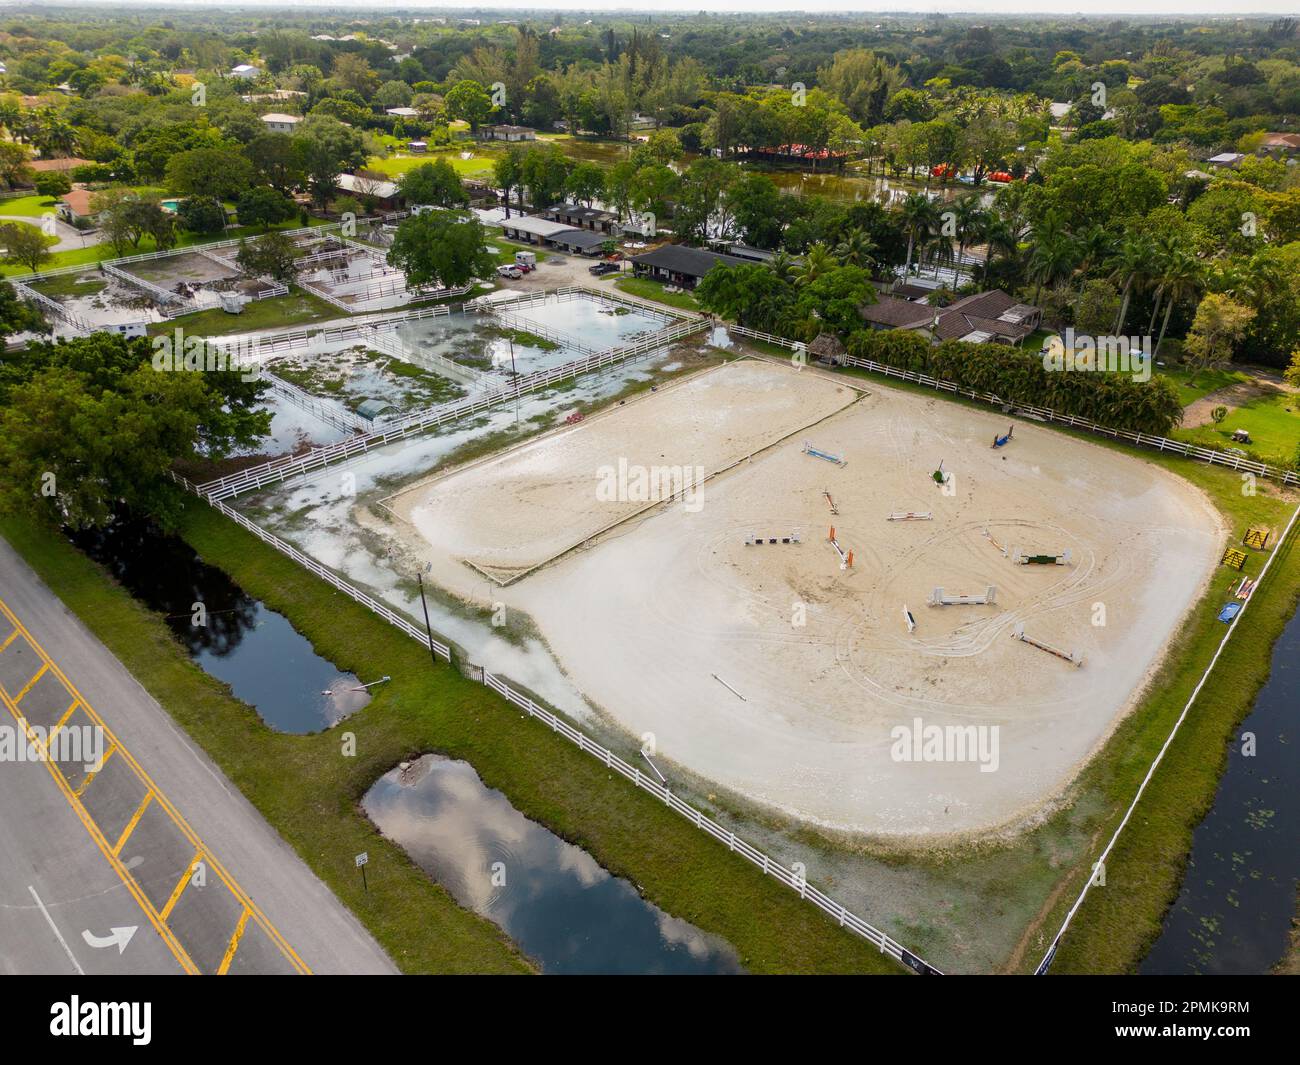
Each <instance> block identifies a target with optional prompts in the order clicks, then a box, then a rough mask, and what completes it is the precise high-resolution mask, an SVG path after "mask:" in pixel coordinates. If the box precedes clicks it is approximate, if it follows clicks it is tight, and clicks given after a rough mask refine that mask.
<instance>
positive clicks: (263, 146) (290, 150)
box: [244, 133, 304, 194]
mask: <svg viewBox="0 0 1300 1065" xmlns="http://www.w3.org/2000/svg"><path fill="white" fill-rule="evenodd" d="M244 152H245V154H246V155H247V156H248V161H249V162H250V163H252V164H253V173H254V175H255V177H256V179H257V180H259V181H261V182H264V183H265V184H267V185H270V186H271V187H272V188H273V189H278V190H279V191H280V192H283V193H286V194H288V193H289V192H291V191H293V189H294V188H296V187H297V186H298V185H300V184H302V182H303V178H304V175H303V172H302V166H301V163H300V160H299V157H298V155H297V154H296V153H295V152H294V146H293V138H292V137H290V136H289V135H288V134H287V133H259V134H258V135H257V136H256V137H254V138H253V139H252V140H251V141H249V142H248V146H247V147H246V148H245V149H244Z"/></svg>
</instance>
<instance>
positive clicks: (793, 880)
mask: <svg viewBox="0 0 1300 1065" xmlns="http://www.w3.org/2000/svg"><path fill="white" fill-rule="evenodd" d="M173 478H174V479H175V480H176V481H177V482H178V483H179V484H181V485H183V486H184V487H185V488H186V489H187V490H188V491H190V492H192V493H193V494H195V495H197V496H199V497H200V498H202V499H205V500H206V501H207V502H208V503H209V504H210V505H211V506H212V507H214V508H215V509H216V510H217V511H219V512H220V513H221V514H223V515H225V516H226V517H227V518H229V519H230V520H231V521H233V522H235V523H236V524H237V525H239V526H240V527H241V528H244V529H247V530H248V531H249V532H251V533H252V534H253V535H254V536H256V537H257V538H258V539H259V540H261V541H262V542H263V543H266V544H268V545H270V546H271V547H273V548H275V549H276V550H277V551H279V552H281V553H282V554H284V555H287V556H288V557H289V558H291V559H293V561H295V562H297V563H298V564H299V565H300V566H302V567H303V568H304V569H306V570H308V571H309V572H310V573H312V574H314V575H316V576H317V577H320V578H321V579H322V580H324V581H325V582H326V583H328V584H329V585H331V586H332V587H334V588H337V589H338V590H339V591H341V592H343V593H344V594H345V595H347V596H348V597H349V598H350V599H353V600H355V601H356V602H358V603H360V604H361V605H362V606H365V607H366V608H368V609H369V610H371V611H373V612H374V613H376V614H378V615H379V616H380V617H381V618H383V619H384V620H385V621H387V622H388V623H389V624H390V625H393V626H395V627H396V628H398V629H400V630H401V631H402V632H404V633H405V634H406V635H407V636H409V637H411V639H413V640H416V641H418V642H419V643H420V645H421V646H423V647H430V646H432V648H433V650H434V653H435V654H436V655H437V656H438V657H439V658H441V659H443V660H444V661H446V662H448V663H450V662H451V661H452V656H451V647H450V646H449V645H448V644H447V643H444V642H443V641H441V640H439V639H438V638H437V637H432V636H430V634H429V633H428V632H426V631H425V630H423V629H420V628H418V627H417V626H416V625H414V624H412V623H411V622H410V621H409V620H407V619H406V618H405V617H403V616H402V615H401V614H399V613H398V612H397V611H395V610H393V609H392V608H391V607H389V606H387V605H386V604H384V603H381V602H380V601H379V600H377V599H375V598H374V597H373V596H371V595H369V594H367V593H366V592H364V591H362V590H361V589H360V588H358V587H356V586H355V585H353V584H352V583H351V582H350V581H347V580H344V579H343V578H341V577H339V576H338V575H337V574H336V573H334V572H333V571H332V570H329V569H326V568H325V567H324V566H322V565H321V564H320V563H319V562H317V561H316V560H315V559H314V558H312V557H310V556H309V555H305V554H303V553H302V552H301V551H299V550H298V549H297V548H295V547H294V546H293V545H291V544H289V543H286V542H285V541H284V540H281V539H280V538H279V537H278V536H275V535H274V534H273V533H270V532H267V531H266V530H265V529H263V528H261V527H260V526H258V525H257V524H256V523H255V522H252V521H250V520H249V519H248V518H246V517H244V515H243V514H240V513H239V511H237V510H234V509H233V508H232V507H229V506H227V505H226V504H225V503H223V502H221V501H220V500H218V499H214V498H212V497H211V496H210V495H208V494H206V493H204V492H203V491H202V490H201V488H199V487H196V486H195V485H193V484H191V483H190V482H189V481H188V480H186V479H185V478H183V477H179V476H177V475H175V474H173ZM471 669H472V670H473V671H475V672H477V673H478V674H479V677H480V680H481V683H482V684H484V685H485V686H486V687H488V688H490V689H492V691H494V692H496V693H497V694H498V695H500V696H501V697H502V698H504V699H506V700H507V701H508V702H510V703H511V704H512V705H514V706H517V707H519V708H520V709H521V710H523V711H524V712H525V713H527V714H528V716H529V717H531V718H535V719H537V720H539V721H541V722H542V723H544V724H545V725H546V726H547V727H549V728H550V729H551V731H552V732H555V733H558V734H559V735H561V736H563V737H564V738H565V739H567V740H569V741H570V742H571V743H573V744H574V745H575V746H577V748H578V749H579V750H580V751H582V752H584V753H585V754H588V755H590V756H591V757H593V758H595V759H596V760H597V761H598V762H601V763H602V764H603V765H605V767H606V768H608V769H610V770H613V771H614V772H616V773H618V774H619V775H620V776H621V777H623V778H624V779H626V780H628V781H631V783H632V784H633V785H634V786H635V787H637V788H640V789H641V790H642V791H646V792H648V793H649V794H650V795H651V796H653V797H654V798H656V799H658V800H659V801H660V802H662V803H663V804H664V805H665V806H667V807H668V808H669V809H671V810H672V811H673V812H674V813H677V814H679V815H681V816H682V817H684V818H685V819H686V820H687V821H689V822H690V823H691V824H693V825H694V826H695V827H696V828H698V829H699V830H700V831H702V832H705V833H707V834H708V835H710V836H712V837H713V838H714V839H716V840H718V841H719V842H720V843H723V844H725V845H726V847H727V849H728V850H730V851H733V852H734V853H736V854H739V855H740V856H741V857H742V858H744V859H745V860H746V861H748V862H749V863H750V864H752V865H754V866H756V867H758V868H759V869H761V870H762V871H763V873H764V875H766V876H770V877H772V878H773V879H775V880H777V881H779V882H780V883H782V884H784V885H785V886H786V887H788V888H790V889H791V890H792V891H795V892H796V893H798V895H799V897H800V898H801V899H803V900H804V901H806V902H809V903H811V904H812V905H813V906H816V907H817V909H819V910H821V911H822V912H823V913H825V914H827V915H828V916H829V917H831V918H832V919H833V920H834V921H835V922H836V923H838V924H839V926H840V927H841V928H844V929H847V930H848V931H849V932H851V933H852V934H853V935H856V936H858V937H859V938H861V939H865V940H866V941H867V942H868V943H870V944H871V945H872V946H874V947H876V948H878V949H879V951H880V952H881V953H882V954H885V955H887V956H889V957H890V958H893V959H894V960H895V961H897V962H899V963H900V964H903V965H906V966H907V967H908V968H910V969H912V970H913V971H914V972H917V973H920V974H922V975H929V976H942V975H943V973H942V972H941V971H940V970H939V969H937V968H936V967H935V966H933V965H931V964H930V963H929V962H927V961H925V960H924V959H923V958H921V956H920V955H918V954H916V953H914V952H912V951H910V950H908V949H907V948H906V947H904V946H903V945H902V944H901V943H899V942H898V941H897V940H896V939H893V938H892V937H891V936H889V935H888V934H887V933H885V932H883V931H881V930H880V929H878V928H876V927H875V926H874V925H871V924H869V923H868V922H867V921H864V920H863V919H862V918H861V917H859V916H857V914H855V913H853V912H852V911H850V910H849V909H848V907H846V906H845V905H844V904H843V903H840V902H836V901H835V899H833V898H831V896H829V895H827V894H826V893H825V892H823V891H820V890H819V889H818V888H816V887H814V886H813V885H812V884H810V883H809V882H808V880H807V878H806V877H804V876H802V875H800V874H799V873H796V872H794V871H793V870H792V869H787V868H786V867H785V866H784V865H782V864H781V863H780V862H778V861H776V859H774V858H772V857H771V856H770V855H768V854H766V853H764V852H763V851H761V850H759V849H758V848H757V847H755V846H753V845H752V844H750V843H748V842H746V841H745V840H743V839H741V838H740V837H739V836H737V835H736V833H735V832H733V831H732V830H731V829H728V828H726V827H724V826H723V825H720V824H718V822H716V821H714V820H713V819H712V818H711V817H709V816H707V815H706V814H705V813H704V812H703V811H702V810H699V809H697V808H696V807H694V806H692V805H691V804H690V803H688V802H686V801H685V800H684V799H680V798H678V797H677V796H676V795H675V794H674V793H673V791H672V789H671V788H669V787H668V786H667V785H666V784H661V783H659V781H657V780H656V779H654V778H653V777H651V776H649V775H647V774H645V773H642V772H641V770H640V769H639V768H637V767H636V766H634V765H630V764H629V763H628V762H626V761H624V760H623V759H622V758H620V757H619V756H618V755H617V754H615V753H614V752H613V751H611V750H610V749H609V748H608V747H604V746H602V745H601V744H599V743H597V742H596V741H595V740H593V739H592V738H591V737H590V736H588V735H587V734H586V733H585V732H583V731H582V730H580V729H577V728H574V727H573V726H572V725H571V724H569V723H568V722H567V721H565V720H564V719H563V718H562V717H560V716H559V715H558V714H555V713H553V712H551V711H550V710H548V709H546V707H544V706H539V705H538V704H537V703H536V702H534V701H533V699H531V698H530V697H529V696H527V695H524V694H522V693H520V692H517V691H515V690H514V689H513V688H511V687H510V685H509V684H507V683H506V682H505V681H503V680H501V679H500V678H499V677H497V676H495V675H493V674H492V673H489V672H488V671H487V670H486V669H485V668H483V667H482V666H472V667H471Z"/></svg>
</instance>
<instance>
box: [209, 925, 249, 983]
mask: <svg viewBox="0 0 1300 1065" xmlns="http://www.w3.org/2000/svg"><path fill="white" fill-rule="evenodd" d="M247 926H248V911H247V910H245V911H244V912H243V913H241V914H240V915H239V923H238V924H237V925H235V934H234V935H233V936H231V937H230V946H228V947H226V953H225V954H224V955H222V958H221V964H220V965H218V966H217V975H218V976H225V975H226V973H228V972H229V971H230V963H231V962H232V961H234V960H235V951H237V950H238V949H239V941H240V940H241V939H243V938H244V929H245V928H246V927H247Z"/></svg>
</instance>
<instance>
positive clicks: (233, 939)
mask: <svg viewBox="0 0 1300 1065" xmlns="http://www.w3.org/2000/svg"><path fill="white" fill-rule="evenodd" d="M51 730H53V731H52V733H51ZM34 741H39V742H34ZM0 855H3V860H0V972H5V973H52V974H72V973H78V972H84V973H88V974H111V973H185V972H189V973H195V972H202V973H231V974H235V973H305V972H314V973H392V972H396V969H395V967H394V966H393V964H392V962H391V961H390V960H389V959H388V957H387V955H385V954H384V952H383V951H382V950H381V949H380V947H379V945H378V944H377V943H375V941H374V940H373V939H372V938H371V936H370V934H369V933H368V932H366V930H365V929H364V928H362V926H361V925H360V923H359V922H358V921H357V920H356V918H354V917H353V916H352V915H351V914H350V913H349V912H348V911H347V910H346V909H345V908H344V907H343V906H342V904H341V903H339V901H338V900H337V899H336V898H335V897H334V895H333V894H332V893H331V892H330V890H329V888H327V887H326V886H325V885H324V884H323V883H322V882H321V881H320V880H319V879H318V878H317V877H316V876H315V874H313V873H312V872H311V870H310V869H308V868H307V866H306V865H305V864H304V863H303V862H302V860H301V859H300V858H299V857H298V856H297V855H296V854H295V853H294V852H293V851H292V850H291V849H290V848H289V846H288V845H287V844H286V843H285V842H284V841H283V840H282V839H281V838H280V837H279V835H277V834H276V832H275V831H274V829H272V828H271V826H270V825H268V824H267V823H266V821H264V820H263V818H262V817H261V815H260V814H259V813H258V812H257V811H256V810H255V809H254V808H253V807H252V805H251V804H250V803H249V802H248V801H247V800H246V799H244V797H243V796H242V795H241V794H239V792H238V791H237V790H236V789H235V787H234V786H233V785H232V784H231V783H230V782H229V781H228V780H226V778H225V777H224V776H223V775H222V773H221V772H220V770H218V769H217V767H216V766H215V765H214V764H213V763H212V761H211V760H210V759H209V758H208V757H207V756H206V755H205V754H204V753H203V752H202V751H201V750H200V749H199V748H198V747H197V746H196V745H195V744H194V743H193V742H192V741H191V740H190V739H189V737H188V736H186V735H185V734H184V733H183V732H182V731H181V730H180V729H179V728H178V727H177V726H176V724H175V723H174V722H173V721H172V719H171V718H170V717H169V716H168V714H167V712H166V711H165V710H163V709H162V707H161V706H159V705H158V703H157V702H156V701H154V699H153V698H151V697H150V696H149V694H148V693H147V692H145V690H144V689H143V688H142V687H141V686H140V685H139V684H138V683H137V682H136V680H135V679H134V678H133V677H132V676H131V675H130V674H129V673H128V672H127V671H126V669H125V668H124V667H123V666H122V664H121V663H120V662H118V660H117V659H116V658H114V657H113V656H112V655H111V654H110V653H109V652H108V650H107V649H106V648H105V647H104V646H103V645H102V644H101V643H99V641H98V640H96V639H95V638H94V637H93V636H92V635H91V634H90V633H89V632H88V631H87V630H86V628H85V627H84V626H83V625H82V624H81V622H80V621H79V620H78V619H77V618H76V617H75V616H74V615H73V614H72V613H71V612H70V611H69V610H68V609H67V608H66V607H65V606H64V605H63V604H62V603H61V602H60V601H59V599H58V598H57V597H56V596H55V595H54V594H53V593H52V592H51V591H50V590H49V589H48V588H47V587H45V585H44V584H43V583H42V582H41V581H40V579H39V578H38V577H37V576H36V575H35V573H33V572H32V571H31V569H30V568H29V567H28V566H27V565H26V563H24V562H23V561H22V559H21V558H19V557H18V555H17V554H16V553H15V552H14V551H13V549H12V548H11V547H10V546H9V545H8V544H7V543H6V542H5V541H4V540H2V539H0Z"/></svg>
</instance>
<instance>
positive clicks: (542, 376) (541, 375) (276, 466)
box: [199, 319, 708, 499]
mask: <svg viewBox="0 0 1300 1065" xmlns="http://www.w3.org/2000/svg"><path fill="white" fill-rule="evenodd" d="M707 325H708V321H707V320H706V319H696V320H693V321H689V322H682V323H679V324H678V325H676V326H673V327H672V328H671V329H664V330H661V331H660V332H658V333H654V334H651V335H650V336H648V337H643V338H642V339H640V340H638V341H636V342H635V343H632V344H628V345H625V346H623V347H618V348H611V349H610V350H609V351H606V352H602V353H601V354H599V355H591V356H588V357H586V358H583V359H577V360H575V361H573V362H568V363H565V364H564V365H563V366H557V367H555V368H553V369H550V370H538V371H536V372H535V373H531V374H524V375H521V376H520V377H518V378H516V379H515V380H514V381H513V382H511V383H510V385H508V386H507V387H505V388H502V389H499V390H497V391H496V392H493V393H490V394H488V395H486V396H480V397H471V398H469V399H464V400H458V401H456V402H454V403H449V404H445V405H443V406H441V407H434V408H430V409H426V410H423V411H414V412H412V413H411V414H409V415H406V416H405V417H402V418H397V419H393V420H392V421H390V422H387V423H385V425H384V427H383V429H380V430H376V431H375V432H372V433H368V434H365V435H363V436H355V437H353V438H352V439H350V440H343V441H339V442H337V443H334V444H326V445H324V446H323V447H318V448H314V449H313V450H312V451H309V452H308V453H307V454H306V455H302V456H298V457H294V456H284V457H282V458H279V459H271V460H270V461H268V462H265V463H262V464H261V465H259V466H254V467H251V468H250V469H247V470H241V471H240V472H239V473H236V474H229V475H227V476H225V477H219V478H217V479H216V480H214V481H208V482H205V483H204V484H202V485H200V486H199V487H200V489H201V490H202V491H203V493H204V494H205V495H209V496H211V497H212V498H214V499H232V498H234V497H235V496H238V495H241V494H243V493H244V492H249V491H254V490H257V489H260V488H264V487H266V486H267V485H270V484H277V483H283V482H284V481H286V480H288V479H289V478H290V477H297V476H299V475H300V474H304V473H309V472H311V471H312V470H317V469H320V468H322V467H324V466H327V465H329V464H330V463H332V462H337V461H340V460H343V459H348V458H352V457H353V456H354V455H360V454H363V453H364V452H366V451H369V450H370V449H371V448H372V447H379V446H383V445H384V444H391V443H394V442H396V441H398V440H402V439H404V438H406V437H408V436H411V435H413V434H415V433H419V432H423V431H424V430H426V429H430V428H433V427H435V426H438V425H445V424H447V423H448V422H453V421H457V420H459V419H461V418H465V417H468V416H470V415H474V414H479V413H482V412H483V411H486V410H489V409H490V408H492V407H494V406H497V405H498V404H500V403H504V402H507V401H509V400H512V399H515V398H517V397H519V396H522V395H525V394H527V393H529V392H535V391H537V390H539V389H542V388H546V387H548V386H550V385H552V384H555V383H557V382H559V381H565V380H568V379H569V378H572V377H580V376H582V375H583V374H587V373H592V372H594V371H596V370H602V369H606V368H608V367H610V366H615V365H617V364H618V363H621V362H626V361H628V360H632V359H638V358H644V357H645V356H646V355H649V354H650V353H652V352H655V351H658V350H660V349H661V348H663V347H664V346H665V345H668V344H672V343H675V342H676V341H678V340H681V339H683V338H685V337H687V336H690V335H691V334H692V333H695V332H698V331H699V330H700V329H703V328H705V327H706V326H707Z"/></svg>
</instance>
